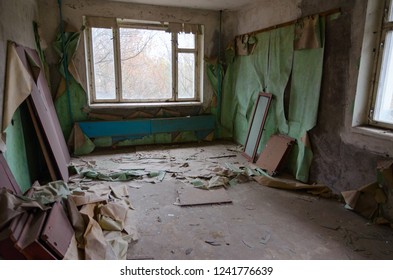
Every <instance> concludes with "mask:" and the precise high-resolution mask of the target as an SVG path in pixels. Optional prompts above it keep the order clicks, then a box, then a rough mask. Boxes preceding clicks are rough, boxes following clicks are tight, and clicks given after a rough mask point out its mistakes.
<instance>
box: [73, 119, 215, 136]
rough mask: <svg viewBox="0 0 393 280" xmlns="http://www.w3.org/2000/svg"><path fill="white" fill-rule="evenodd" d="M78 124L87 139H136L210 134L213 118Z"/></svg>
mask: <svg viewBox="0 0 393 280" xmlns="http://www.w3.org/2000/svg"><path fill="white" fill-rule="evenodd" d="M78 124H79V126H80V128H81V129H82V131H83V133H84V134H86V136H87V137H89V138H94V137H105V136H112V137H127V138H137V137H143V136H147V135H151V134H156V133H172V132H182V131H209V132H210V131H211V130H213V129H214V116H213V115H201V116H190V117H176V118H157V119H145V120H123V121H96V122H79V123H78ZM207 134H208V133H207ZM207 134H206V135H207Z"/></svg>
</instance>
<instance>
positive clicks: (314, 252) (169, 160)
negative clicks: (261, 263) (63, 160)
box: [73, 142, 393, 260]
mask: <svg viewBox="0 0 393 280" xmlns="http://www.w3.org/2000/svg"><path fill="white" fill-rule="evenodd" d="M73 162H74V163H75V164H81V165H85V166H90V167H94V169H95V170H97V171H102V172H103V173H108V172H111V171H121V170H123V171H124V170H134V171H135V170H139V171H141V170H143V171H144V172H145V173H144V174H145V176H141V177H139V178H136V179H134V180H131V181H126V182H102V181H100V182H98V183H99V184H109V185H111V186H119V185H126V186H127V187H128V189H129V194H130V200H131V204H132V205H133V207H134V208H135V214H136V215H135V216H136V217H137V219H138V220H137V221H136V225H137V230H138V234H139V240H138V241H137V242H134V243H132V244H130V245H129V249H128V252H127V259H168V260H169V259H181V260H187V259H211V260H223V259H278V260H288V259H296V260H304V259H393V230H392V229H391V228H389V227H387V226H381V225H374V224H371V223H369V221H367V220H366V219H364V218H362V217H360V216H358V215H357V214H355V213H353V212H351V211H348V210H346V209H345V208H344V204H343V203H342V202H339V201H337V200H334V199H325V198H320V197H317V196H311V195H308V194H306V193H303V192H291V191H284V190H278V189H272V188H268V187H265V186H262V185H260V184H258V183H257V182H255V181H253V180H250V181H248V180H246V179H244V178H243V179H240V180H233V179H234V178H233V177H231V180H229V179H228V180H227V181H225V182H221V183H222V184H223V185H224V184H225V186H226V192H227V194H228V196H229V197H230V199H231V200H232V203H225V204H212V205H200V206H188V207H181V206H179V205H177V203H178V190H179V189H181V188H185V187H186V188H187V187H195V186H198V185H199V186H202V187H205V188H206V187H209V182H210V183H211V180H212V178H214V177H215V176H216V175H217V171H222V170H224V169H225V168H227V167H228V166H231V167H235V168H236V167H239V168H244V167H245V166H247V165H248V163H247V161H246V159H245V158H244V157H243V156H242V155H241V150H240V149H239V147H238V146H236V145H235V144H233V143H229V142H215V143H199V144H198V145H196V144H186V145H170V146H169V145H168V146H141V147H135V148H130V149H120V150H117V149H113V150H111V151H105V152H103V153H99V152H96V153H94V154H92V155H90V156H85V157H81V158H75V159H73ZM221 177H225V176H221ZM235 179H236V178H235ZM206 191H208V190H206Z"/></svg>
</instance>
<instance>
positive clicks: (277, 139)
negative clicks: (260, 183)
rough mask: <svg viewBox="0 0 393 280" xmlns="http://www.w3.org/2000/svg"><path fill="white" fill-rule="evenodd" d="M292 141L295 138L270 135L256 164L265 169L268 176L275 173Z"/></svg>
mask: <svg viewBox="0 0 393 280" xmlns="http://www.w3.org/2000/svg"><path fill="white" fill-rule="evenodd" d="M294 143H295V139H293V138H290V137H288V136H285V135H272V136H271V137H270V138H269V140H268V141H267V143H266V146H265V148H264V149H263V151H262V153H261V155H260V156H259V158H258V160H257V162H256V165H257V166H259V167H260V168H262V169H263V170H266V171H267V173H268V174H269V175H270V176H275V175H277V174H278V173H279V172H280V169H281V168H282V165H283V163H284V160H285V158H286V156H287V155H288V154H289V152H290V149H291V148H292V145H293V144H294Z"/></svg>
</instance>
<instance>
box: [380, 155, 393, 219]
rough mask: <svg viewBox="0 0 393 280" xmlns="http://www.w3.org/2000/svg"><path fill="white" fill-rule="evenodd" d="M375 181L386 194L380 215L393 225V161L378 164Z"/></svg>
mask: <svg viewBox="0 0 393 280" xmlns="http://www.w3.org/2000/svg"><path fill="white" fill-rule="evenodd" d="M377 181H378V184H379V185H380V186H381V187H382V189H383V190H384V192H385V194H386V203H384V204H382V205H381V208H382V215H383V217H384V218H386V219H387V220H389V221H390V222H391V223H393V160H384V161H379V162H378V164H377Z"/></svg>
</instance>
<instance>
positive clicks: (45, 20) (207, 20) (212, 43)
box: [38, 0, 219, 113]
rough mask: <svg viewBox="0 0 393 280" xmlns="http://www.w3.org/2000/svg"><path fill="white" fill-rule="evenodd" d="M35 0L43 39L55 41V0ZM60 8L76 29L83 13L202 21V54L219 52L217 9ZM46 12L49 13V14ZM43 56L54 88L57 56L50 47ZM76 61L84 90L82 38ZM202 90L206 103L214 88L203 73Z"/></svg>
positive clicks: (89, 0) (85, 2)
mask: <svg viewBox="0 0 393 280" xmlns="http://www.w3.org/2000/svg"><path fill="white" fill-rule="evenodd" d="M38 2H39V10H40V15H41V17H40V21H39V24H40V27H41V28H42V34H43V39H44V40H45V41H46V42H47V43H48V45H50V44H51V42H53V41H54V38H55V36H56V32H57V28H58V25H59V22H60V17H59V9H58V6H57V1H53V0H38ZM62 7H63V19H64V21H65V22H66V23H67V24H68V25H70V26H72V27H74V28H75V29H76V30H80V29H81V27H82V17H83V16H85V15H89V16H106V17H121V18H130V19H140V20H153V21H172V22H189V23H196V24H204V25H205V50H204V51H205V56H206V57H214V56H216V55H217V53H218V31H219V13H218V12H216V11H205V10H193V9H184V8H173V7H159V6H151V5H139V4H129V3H120V2H109V1H99V0H64V1H63V6H62ZM48 11H50V12H49V13H48ZM82 37H83V36H82ZM46 55H47V60H48V63H49V65H50V68H51V75H52V77H53V79H52V87H53V88H54V89H55V88H57V83H58V81H59V77H58V73H57V70H56V63H57V61H58V57H57V56H56V54H55V53H54V51H53V49H52V48H51V47H49V48H48V49H47V50H46ZM75 62H76V65H77V68H78V70H79V74H80V76H81V78H82V83H83V86H84V88H85V89H87V86H86V64H85V50H84V42H83V38H82V40H81V42H80V46H79V48H78V50H77V53H76V57H75ZM203 93H204V105H205V106H208V104H210V102H211V98H212V94H213V90H212V88H211V86H210V84H209V82H208V80H207V78H206V76H205V77H204V88H203ZM128 113H129V112H128Z"/></svg>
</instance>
